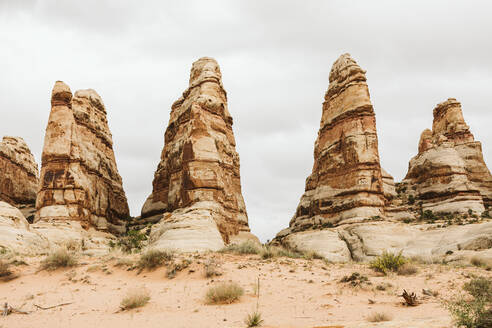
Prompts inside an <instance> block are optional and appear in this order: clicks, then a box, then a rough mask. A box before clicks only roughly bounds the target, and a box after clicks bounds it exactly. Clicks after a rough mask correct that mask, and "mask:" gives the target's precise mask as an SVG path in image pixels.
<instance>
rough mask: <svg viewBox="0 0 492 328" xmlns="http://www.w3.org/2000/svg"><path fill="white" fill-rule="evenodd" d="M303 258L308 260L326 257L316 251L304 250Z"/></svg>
mask: <svg viewBox="0 0 492 328" xmlns="http://www.w3.org/2000/svg"><path fill="white" fill-rule="evenodd" d="M302 258H304V259H306V260H322V259H324V257H323V255H321V254H319V253H317V252H315V251H306V252H303V253H302Z"/></svg>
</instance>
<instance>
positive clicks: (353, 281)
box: [340, 272, 371, 287]
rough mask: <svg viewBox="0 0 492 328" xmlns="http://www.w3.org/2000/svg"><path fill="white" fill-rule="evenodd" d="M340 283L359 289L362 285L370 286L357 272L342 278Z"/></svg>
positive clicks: (367, 280)
mask: <svg viewBox="0 0 492 328" xmlns="http://www.w3.org/2000/svg"><path fill="white" fill-rule="evenodd" d="M340 282H343V283H349V284H350V285H351V286H352V287H360V286H362V285H364V284H367V285H370V284H371V282H370V281H369V278H367V276H365V275H361V274H360V273H358V272H353V273H352V274H351V275H350V276H344V277H343V278H342V279H341V280H340Z"/></svg>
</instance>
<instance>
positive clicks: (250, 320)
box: [244, 311, 263, 328]
mask: <svg viewBox="0 0 492 328" xmlns="http://www.w3.org/2000/svg"><path fill="white" fill-rule="evenodd" d="M244 323H245V324H246V325H247V327H248V328H249V327H259V326H261V325H262V323H263V319H262V318H261V313H260V312H258V311H255V312H253V313H251V314H248V316H247V317H246V319H245V320H244Z"/></svg>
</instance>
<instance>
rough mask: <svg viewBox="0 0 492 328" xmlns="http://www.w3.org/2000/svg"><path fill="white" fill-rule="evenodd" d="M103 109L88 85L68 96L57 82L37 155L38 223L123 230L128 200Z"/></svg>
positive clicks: (62, 85) (67, 88) (66, 88)
mask: <svg viewBox="0 0 492 328" xmlns="http://www.w3.org/2000/svg"><path fill="white" fill-rule="evenodd" d="M112 146H113V141H112V136H111V133H110V130H109V126H108V122H107V118H106V109H105V107H104V104H103V102H102V100H101V98H100V97H99V95H98V94H97V93H96V92H95V91H94V90H91V89H88V90H80V91H77V92H76V93H75V95H74V96H73V97H72V92H71V91H70V88H69V87H68V86H67V85H66V84H64V83H63V82H61V81H57V82H56V84H55V86H54V88H53V92H52V97H51V113H50V117H49V121H48V126H47V128H46V135H45V140H44V148H43V154H42V164H41V177H40V189H39V192H38V195H37V200H36V209H37V212H36V220H37V221H43V222H47V221H59V220H62V221H74V222H78V223H80V225H81V227H83V228H84V229H87V228H89V227H91V226H92V227H95V228H97V229H99V230H103V231H111V232H123V231H124V230H125V227H124V221H123V220H125V219H127V218H128V217H129V209H128V203H127V199H126V196H125V192H124V191H123V187H122V180H121V177H120V175H119V173H118V169H117V167H116V161H115V156H114V152H113V147H112Z"/></svg>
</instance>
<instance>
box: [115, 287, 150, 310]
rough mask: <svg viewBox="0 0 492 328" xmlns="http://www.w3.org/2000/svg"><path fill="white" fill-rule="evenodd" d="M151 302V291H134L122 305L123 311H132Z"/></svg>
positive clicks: (125, 298) (124, 299) (126, 297)
mask: <svg viewBox="0 0 492 328" xmlns="http://www.w3.org/2000/svg"><path fill="white" fill-rule="evenodd" d="M149 300H150V294H149V291H148V290H146V289H133V290H130V291H129V292H128V294H127V295H126V296H125V297H124V298H123V300H122V301H121V303H120V307H121V309H122V310H130V309H135V308H138V307H142V306H144V305H145V304H147V303H148V302H149Z"/></svg>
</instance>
